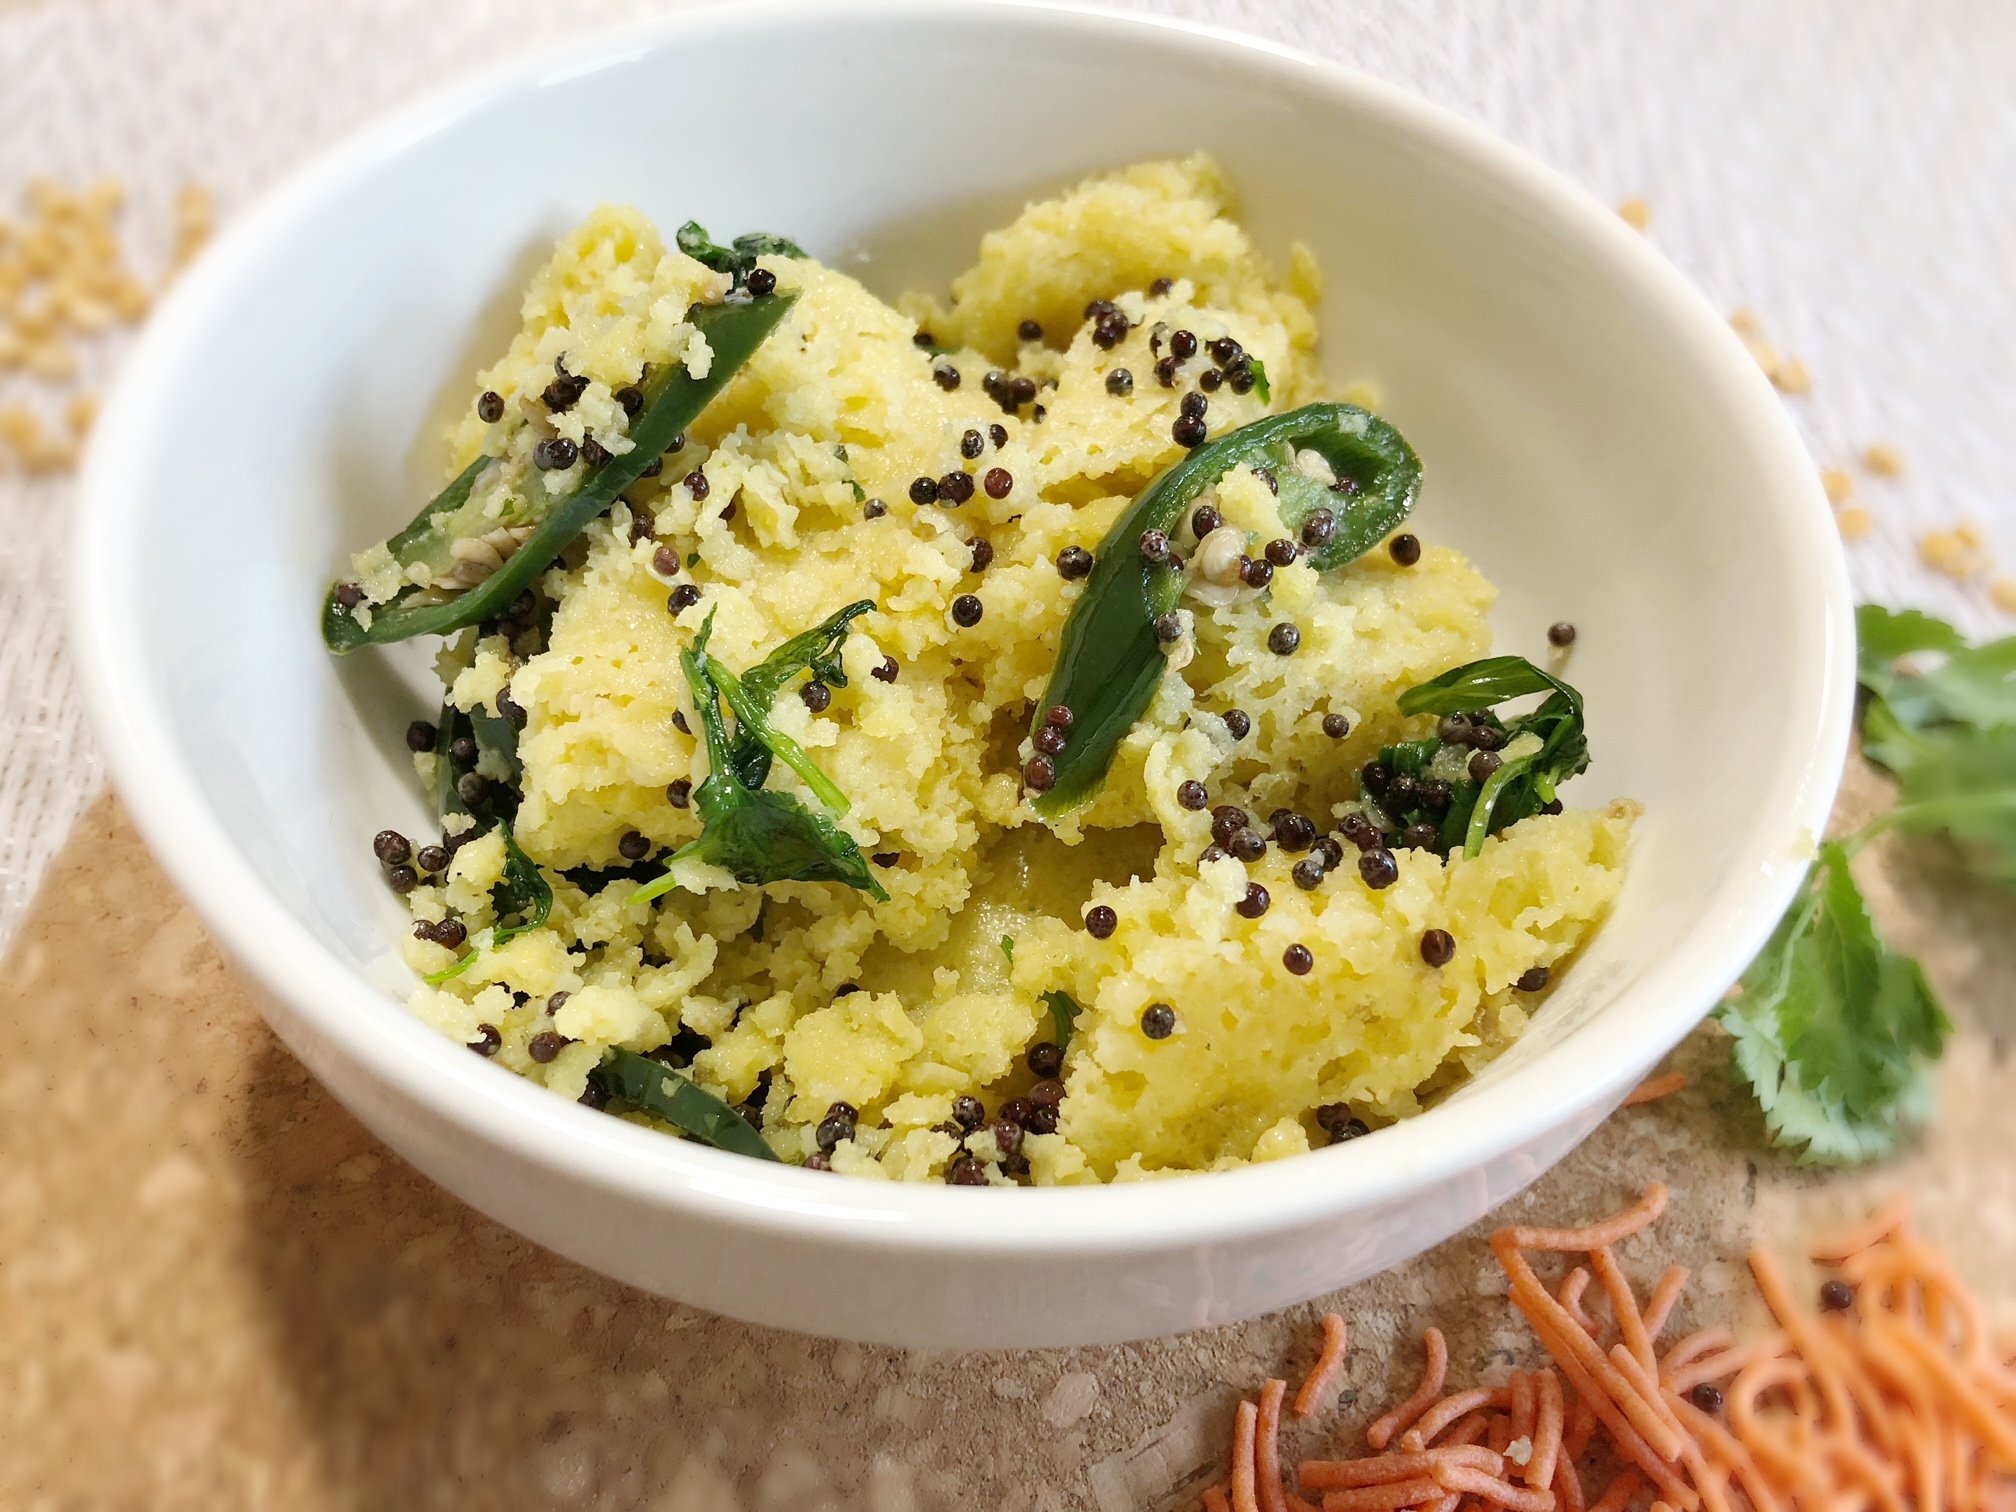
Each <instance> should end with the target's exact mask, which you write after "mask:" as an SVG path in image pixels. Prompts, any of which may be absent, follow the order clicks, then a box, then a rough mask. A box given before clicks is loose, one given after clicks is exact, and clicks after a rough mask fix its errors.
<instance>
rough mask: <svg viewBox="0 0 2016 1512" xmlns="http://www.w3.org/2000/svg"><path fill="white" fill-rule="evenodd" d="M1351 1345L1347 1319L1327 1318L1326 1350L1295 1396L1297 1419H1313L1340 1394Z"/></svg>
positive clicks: (1324, 1316)
mask: <svg viewBox="0 0 2016 1512" xmlns="http://www.w3.org/2000/svg"><path fill="white" fill-rule="evenodd" d="M1349 1345H1350V1334H1349V1333H1348V1332H1347V1331H1346V1329H1345V1327H1344V1319H1343V1317H1342V1316H1341V1315H1339V1314H1337V1313H1325V1314H1323V1349H1322V1352H1321V1353H1320V1354H1318V1355H1317V1356H1316V1363H1315V1364H1314V1365H1312V1366H1310V1367H1309V1375H1308V1377H1307V1378H1306V1379H1305V1380H1304V1381H1303V1382H1302V1386H1301V1389H1300V1390H1298V1391H1297V1392H1296V1393H1295V1403H1294V1412H1295V1416H1297V1417H1311V1416H1314V1414H1315V1412H1316V1409H1317V1408H1318V1407H1327V1406H1329V1405H1330V1398H1331V1397H1332V1396H1333V1395H1335V1394H1336V1391H1337V1379H1338V1377H1339V1376H1341V1375H1343V1374H1344V1353H1345V1350H1346V1349H1347V1348H1348V1347H1349Z"/></svg>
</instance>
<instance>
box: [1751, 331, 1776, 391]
mask: <svg viewBox="0 0 2016 1512" xmlns="http://www.w3.org/2000/svg"><path fill="white" fill-rule="evenodd" d="M1743 345H1744V346H1745V347H1747V348H1749V351H1750V355H1751V357H1752V358H1754V359H1755V360H1756V363H1757V366H1759V367H1761V368H1762V369H1764V372H1765V374H1766V376H1768V377H1770V378H1771V379H1772V381H1773V382H1776V381H1777V372H1778V364H1779V361H1780V360H1781V359H1780V357H1779V354H1778V348H1776V347H1775V346H1773V345H1771V343H1770V342H1768V341H1766V340H1765V339H1764V338H1763V337H1762V336H1745V337H1744V338H1743Z"/></svg>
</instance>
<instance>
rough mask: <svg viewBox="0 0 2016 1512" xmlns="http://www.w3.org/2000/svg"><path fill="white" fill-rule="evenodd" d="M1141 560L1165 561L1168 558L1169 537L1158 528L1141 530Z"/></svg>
mask: <svg viewBox="0 0 2016 1512" xmlns="http://www.w3.org/2000/svg"><path fill="white" fill-rule="evenodd" d="M1141 560H1142V561H1144V562H1166V561H1168V560H1169V537H1168V536H1166V535H1164V534H1163V533H1162V532H1161V531H1159V530H1144V531H1142V532H1141Z"/></svg>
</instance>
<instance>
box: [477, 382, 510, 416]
mask: <svg viewBox="0 0 2016 1512" xmlns="http://www.w3.org/2000/svg"><path fill="white" fill-rule="evenodd" d="M476 418H477V419H478V420H481V421H482V422H483V423H484V424H485V425H495V424H496V423H497V422H498V421H499V420H502V419H503V418H504V396H503V395H502V394H500V393H498V392H497V391H496V390H495V389H485V390H484V391H483V393H482V394H481V395H480V396H479V397H478V398H477V400H476Z"/></svg>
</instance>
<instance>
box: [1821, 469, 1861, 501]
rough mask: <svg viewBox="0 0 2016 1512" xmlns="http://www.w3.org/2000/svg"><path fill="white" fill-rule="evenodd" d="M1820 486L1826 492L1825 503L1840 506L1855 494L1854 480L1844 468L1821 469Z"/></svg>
mask: <svg viewBox="0 0 2016 1512" xmlns="http://www.w3.org/2000/svg"><path fill="white" fill-rule="evenodd" d="M1820 486H1821V487H1822V488H1824V489H1825V490H1827V502H1828V503H1829V504H1834V505H1840V504H1845V503H1847V502H1848V497H1849V495H1850V494H1852V493H1854V492H1855V479H1854V477H1853V476H1852V475H1851V474H1850V473H1849V472H1848V470H1847V469H1846V468H1845V467H1823V468H1821V469H1820Z"/></svg>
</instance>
